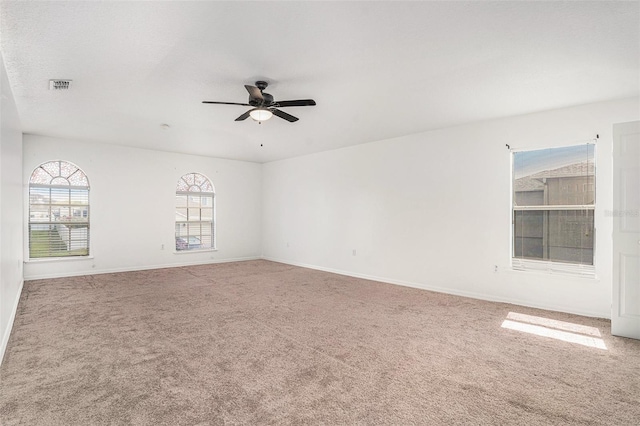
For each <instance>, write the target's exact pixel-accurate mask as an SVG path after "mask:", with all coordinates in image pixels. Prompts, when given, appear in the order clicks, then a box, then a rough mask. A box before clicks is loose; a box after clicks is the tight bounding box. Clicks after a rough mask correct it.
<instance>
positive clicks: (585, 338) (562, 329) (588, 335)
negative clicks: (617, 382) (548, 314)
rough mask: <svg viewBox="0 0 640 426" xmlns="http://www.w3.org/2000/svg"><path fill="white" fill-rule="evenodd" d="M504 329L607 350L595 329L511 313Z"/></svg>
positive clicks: (503, 324) (504, 322)
mask: <svg viewBox="0 0 640 426" xmlns="http://www.w3.org/2000/svg"><path fill="white" fill-rule="evenodd" d="M502 328H507V329H509V330H515V331H521V332H523V333H529V334H535V335H537V336H542V337H550V338H552V339H557V340H562V341H564V342H569V343H577V344H579V345H583V346H589V347H592V348H598V349H604V350H606V349H607V347H606V346H605V344H604V341H603V340H602V339H600V338H599V337H600V336H601V334H600V330H598V329H597V328H595V327H589V326H585V325H580V324H574V323H570V322H564V321H557V320H553V319H550V318H543V317H536V316H532V315H525V314H518V313H515V312H509V314H508V315H507V319H506V320H504V321H503V322H502Z"/></svg>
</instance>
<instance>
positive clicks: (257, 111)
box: [202, 81, 316, 123]
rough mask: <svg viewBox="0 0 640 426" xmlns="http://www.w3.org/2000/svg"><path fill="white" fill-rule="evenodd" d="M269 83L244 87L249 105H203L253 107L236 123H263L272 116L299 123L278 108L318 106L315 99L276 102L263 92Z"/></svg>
mask: <svg viewBox="0 0 640 426" xmlns="http://www.w3.org/2000/svg"><path fill="white" fill-rule="evenodd" d="M268 85H269V83H267V82H266V81H256V85H255V86H249V85H246V84H245V86H244V88H245V89H247V92H249V103H246V104H241V103H237V102H217V101H202V103H203V104H220V105H242V106H251V107H253V109H250V110H249V111H247V112H245V113H244V114H242V115H241V116H240V117H238V118H236V120H235V121H242V120H246V119H247V118H248V117H251V118H252V119H254V120H255V121H257V122H263V121H266V120H268V119H270V118H271V116H272V115H275V116H277V117H280V118H282V119H285V120H287V121H289V122H290V123H293V122H295V121H298V120H299V119H298V117H294V116H293V115H291V114H287V113H286V112H284V111H280V110H279V109H278V108H285V107H292V106H312V105H315V104H316V101H314V100H313V99H299V100H296V101H274V100H273V96H271V95H270V94H268V93H266V92H263V90H264V89H266V88H267V86H268Z"/></svg>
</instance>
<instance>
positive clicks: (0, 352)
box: [0, 280, 24, 365]
mask: <svg viewBox="0 0 640 426" xmlns="http://www.w3.org/2000/svg"><path fill="white" fill-rule="evenodd" d="M23 286H24V280H20V286H19V287H18V294H17V295H16V299H15V300H14V302H13V307H12V309H11V316H10V317H9V322H8V323H7V327H6V328H5V329H4V333H3V334H2V342H0V365H2V361H3V360H4V353H5V352H6V351H7V345H8V344H9V337H11V330H12V329H13V322H14V321H15V319H16V312H18V303H20V296H21V295H22V287H23Z"/></svg>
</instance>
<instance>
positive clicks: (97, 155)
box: [22, 135, 262, 280]
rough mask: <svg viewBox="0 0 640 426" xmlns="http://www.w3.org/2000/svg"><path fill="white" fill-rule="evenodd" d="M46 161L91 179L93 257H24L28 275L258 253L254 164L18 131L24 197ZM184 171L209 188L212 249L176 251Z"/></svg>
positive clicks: (77, 272)
mask: <svg viewBox="0 0 640 426" xmlns="http://www.w3.org/2000/svg"><path fill="white" fill-rule="evenodd" d="M50 160H66V161H70V162H72V163H74V164H76V165H77V166H79V167H80V168H81V169H82V170H83V171H84V172H85V173H86V174H87V176H88V178H89V184H90V193H89V194H90V224H91V225H90V226H91V234H90V239H91V245H90V254H91V256H90V258H88V259H85V258H74V259H64V260H56V261H51V260H36V261H28V262H27V263H26V265H25V268H24V278H25V279H26V280H28V279H34V278H43V277H55V276H69V275H82V274H91V273H103V272H113V271H125V270H138V269H148V268H159V267H168V266H179V265H187V264H197V263H210V262H218V261H230V260H242V259H253V258H257V257H260V254H261V241H260V238H261V233H260V227H261V219H260V214H261V210H262V208H261V173H262V168H261V165H260V164H257V163H249V162H242V161H233V160H223V159H217V158H208V157H200V156H192V155H183V154H175V153H168V152H160V151H151V150H144V149H137V148H127V147H123V146H119V145H109V144H98V143H90V142H84V141H70V140H63V139H56V138H50V137H43V136H35V135H24V160H23V164H24V166H23V169H22V170H23V171H22V179H23V191H24V194H25V195H26V194H27V192H28V182H29V176H30V175H31V172H32V171H33V170H34V169H35V168H36V167H37V166H38V165H40V164H41V163H43V162H46V161H50ZM189 172H199V173H202V174H204V175H206V176H207V177H209V179H211V181H212V183H213V185H214V186H215V190H216V219H217V220H216V223H217V225H216V232H217V248H218V250H217V251H215V252H211V251H204V252H187V253H184V252H182V253H175V239H174V221H175V188H176V184H177V182H178V179H179V178H180V177H181V176H182V175H184V174H185V173H189ZM27 202H28V201H27V200H26V196H25V201H24V203H25V204H24V211H25V214H24V220H25V223H26V220H27V213H26V212H28V204H27ZM27 240H28V237H27V234H26V229H25V241H27ZM163 244H164V250H162V249H161V247H162V245H163ZM24 253H25V259H28V252H27V247H26V244H25V249H24Z"/></svg>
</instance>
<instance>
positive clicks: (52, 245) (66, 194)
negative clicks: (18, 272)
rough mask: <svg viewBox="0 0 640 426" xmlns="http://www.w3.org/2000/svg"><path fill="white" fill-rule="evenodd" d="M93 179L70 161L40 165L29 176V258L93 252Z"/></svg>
mask: <svg viewBox="0 0 640 426" xmlns="http://www.w3.org/2000/svg"><path fill="white" fill-rule="evenodd" d="M89 229H90V227H89V180H88V179H87V176H86V175H85V174H84V172H83V171H82V170H80V168H78V167H77V166H76V165H74V164H72V163H69V162H67V161H61V160H56V161H49V162H46V163H43V164H41V165H40V166H38V167H37V168H36V169H35V170H34V171H33V173H32V174H31V177H30V179H29V258H30V259H40V258H50V257H69V256H88V255H89Z"/></svg>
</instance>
